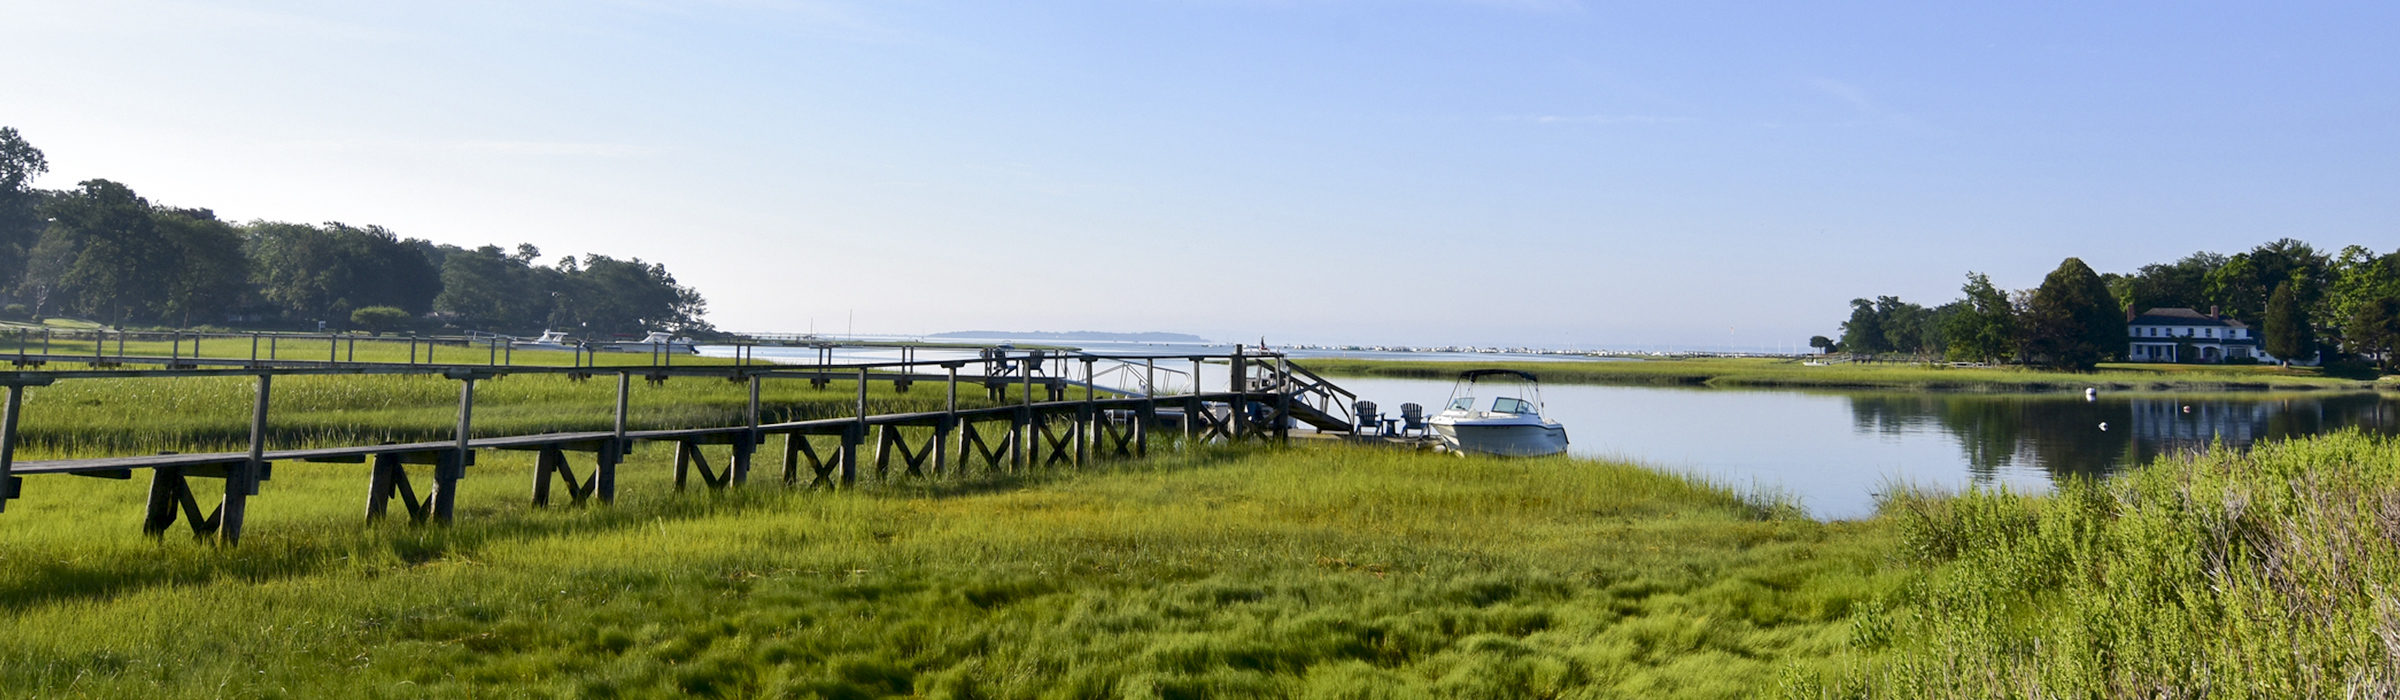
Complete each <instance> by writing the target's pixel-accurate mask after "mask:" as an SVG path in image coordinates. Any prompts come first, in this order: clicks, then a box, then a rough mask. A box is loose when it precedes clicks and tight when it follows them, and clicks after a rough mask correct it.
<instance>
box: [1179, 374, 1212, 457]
mask: <svg viewBox="0 0 2400 700" xmlns="http://www.w3.org/2000/svg"><path fill="white" fill-rule="evenodd" d="M1203 364H1205V363H1204V362H1203V361H1202V358H1198V357H1194V358H1192V394H1191V398H1189V399H1185V400H1184V402H1183V405H1184V409H1183V446H1184V448H1185V449H1190V448H1191V446H1192V443H1194V442H1198V441H1199V440H1200V412H1201V411H1203V410H1207V408H1208V402H1206V401H1202V400H1200V378H1201V377H1202V376H1205V375H1203V374H1202V373H1201V366H1202V365H1203Z"/></svg>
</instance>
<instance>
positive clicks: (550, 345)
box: [508, 330, 575, 350]
mask: <svg viewBox="0 0 2400 700" xmlns="http://www.w3.org/2000/svg"><path fill="white" fill-rule="evenodd" d="M508 347H509V348H511V349H515V350H574V349H575V344H574V343H569V342H567V332H566V331H553V330H545V331H542V337H539V338H535V339H533V340H519V341H516V342H513V343H509V344H508Z"/></svg>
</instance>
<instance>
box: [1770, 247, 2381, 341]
mask: <svg viewBox="0 0 2400 700" xmlns="http://www.w3.org/2000/svg"><path fill="white" fill-rule="evenodd" d="M1961 291H1962V292H1964V297H1963V298H1961V299H1958V300H1955V301H1951V302H1948V303H1945V304H1941V305H1939V306H1934V307H1931V308H1927V307H1925V306H1922V305H1918V304H1913V303H1909V302H1904V301H1901V300H1900V299H1899V298H1898V297H1890V296H1879V297H1876V298H1875V299H1873V300H1868V299H1853V300H1851V302H1850V320H1848V321H1846V322H1844V323H1842V325H1841V328H1842V332H1841V336H1840V338H1839V340H1836V339H1834V338H1828V337H1825V336H1817V337H1815V338H1811V339H1810V344H1811V345H1813V346H1815V347H1817V348H1819V349H1821V350H1827V351H1832V350H1843V351H1849V352H1857V353H1906V354H1912V355H1919V356H1934V357H1943V358H1946V359H1950V360H1954V361H1980V362H2025V363H2030V364H2039V365H2044V366H2053V367H2064V368H2076V369H2089V368H2090V367H2092V366H2093V365H2094V364H2097V363H2099V362H2101V361H2105V360H2109V359H2115V358H2118V357H2121V356H2122V355H2123V354H2124V353H2125V352H2126V350H2127V349H2128V346H2129V343H2128V342H2127V340H2128V338H2127V336H2126V330H2125V329H2126V322H2127V320H2128V319H2129V318H2130V317H2131V316H2132V315H2134V314H2139V313H2142V312H2146V311H2149V310H2151V309H2158V308H2177V307H2181V308H2190V309H2195V310H2199V311H2201V312H2204V313H2206V312H2211V311H2212V310H2213V311H2214V312H2216V313H2221V314H2223V315H2225V316H2227V317H2230V318H2233V319H2235V320H2238V321H2241V322H2243V323H2244V324H2246V325H2248V326H2250V327H2251V328H2253V329H2255V330H2254V332H2253V334H2254V335H2255V336H2256V337H2257V338H2258V339H2259V341H2260V343H2261V346H2262V348H2263V349H2264V350H2266V351H2267V353H2268V354H2270V355H2274V356H2275V357H2277V358H2280V359H2284V360H2295V359H2299V360H2305V359H2309V358H2312V357H2318V358H2323V359H2325V360H2327V361H2329V362H2365V361H2371V362H2374V363H2376V364H2378V365H2379V366H2380V368H2381V369H2383V370H2385V371H2390V370H2391V369H2392V368H2393V362H2394V360H2395V354H2396V353H2395V351H2396V350H2400V251H2394V252H2391V253H2381V254H2378V253H2376V252H2375V251H2373V250H2371V249H2369V248H2367V247H2365V246H2357V245H2353V246H2348V247H2345V248H2343V249H2342V251H2341V252H2340V253H2339V254H2336V255H2326V254H2324V253H2321V252H2318V251H2317V250H2316V249H2315V248H2313V247H2311V246H2310V245H2309V244H2307V243H2303V242H2300V241H2297V240H2293V239H2289V238H2285V239H2280V240H2275V241H2271V242H2268V243H2264V244H2261V245H2259V246H2258V247H2256V248H2252V249H2250V250H2248V251H2246V252H2241V253H2235V254H2233V255H2223V254H2219V253H2212V252H2208V251H2201V252H2197V253H2193V254H2191V255H2188V256H2185V257H2184V258H2182V259H2180V260H2176V261H2174V262H2165V263H2154V264H2150V265H2144V266H2142V267H2141V269H2139V270H2136V271H2134V272H2131V273H2121V274H2120V273H2108V274H2099V273H2095V272H2093V271H2092V269H2091V268H2090V267H2088V266H2086V265H2084V263H2083V261H2081V260H2078V259H2075V258H2068V259H2067V260H2066V261H2065V262H2064V263H2061V264H2060V265H2059V267H2058V269H2057V270H2054V271H2052V272H2051V273H2050V275H2049V276H2048V277H2046V278H2044V279H2043V280H2042V284H2041V286H2039V287H2036V288H2034V289H2029V290H2020V291H2015V292H2003V291H2002V290H2000V289H1998V288H1996V287H1994V286H1993V285H1992V283H1991V280H1990V278H1988V277H1986V276H1985V275H1982V274H1979V273H1973V272H1970V273H1967V282H1966V284H1965V285H1964V286H1963V287H1962V288H1961Z"/></svg>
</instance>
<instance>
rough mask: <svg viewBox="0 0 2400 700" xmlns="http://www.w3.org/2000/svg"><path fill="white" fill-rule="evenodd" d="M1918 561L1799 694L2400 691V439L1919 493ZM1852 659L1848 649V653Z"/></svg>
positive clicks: (1907, 529)
mask: <svg viewBox="0 0 2400 700" xmlns="http://www.w3.org/2000/svg"><path fill="white" fill-rule="evenodd" d="M1882 519H1883V520H1885V521H1888V522H1889V523H1890V524H1891V526H1892V527H1893V528H1894V529H1895V530H1897V536H1898V538H1899V541H1900V543H1901V546H1900V551H1901V552H1902V553H1903V558H1902V560H1901V561H1902V562H1903V563H1905V564H1907V565H1908V566H1909V567H1910V568H1912V569H1913V570H1915V571H1917V572H1919V573H1916V574H1913V575H1912V576H1911V579H1912V580H1911V581H1910V582H1909V583H1908V584H1907V585H1906V586H1904V587H1902V588H1901V589H1899V590H1898V591H1897V593H1896V594H1895V595H1894V596H1893V597H1891V598H1889V599H1886V600H1881V601H1876V602H1874V603H1871V604H1868V605H1864V606H1861V613H1860V614H1859V615H1858V616H1857V617H1856V619H1855V620H1854V621H1853V624H1854V625H1855V626H1856V628H1857V629H1858V630H1860V635H1859V637H1858V640H1859V644H1858V646H1857V648H1856V650H1855V654H1856V656H1855V657H1854V658H1855V659H1858V660H1857V661H1856V662H1855V663H1851V664H1848V666H1849V668H1848V670H1846V671H1844V672H1842V673H1838V674H1831V675H1822V676H1813V677H1811V676H1805V675H1804V674H1796V680H1795V682H1794V683H1793V684H1792V686H1791V688H1792V689H1794V690H1795V691H1796V692H1795V693H1793V694H1795V695H1801V696H1814V695H1844V696H1851V695H1877V696H1896V697H1995V696H2017V697H2226V698H2291V697H2393V696H2394V695H2395V694H2400V602H2396V601H2400V598H2396V597H2395V593H2396V592H2400V590H2396V589H2395V586H2396V585H2400V584H2396V583H2395V582H2400V441H2396V440H2394V439H2392V438H2385V437H2371V436H2367V435H2363V434H2360V433H2356V432H2351V433H2344V434H2336V435H2330V436H2322V437H2317V438H2312V439H2306V440H2293V441H2287V442H2281V443H2270V444H2263V445H2260V446H2258V447H2256V448H2255V449H2253V450H2251V451H2249V452H2247V453H2239V452H2234V451H2231V450H2226V449H2217V450H2212V451H2210V452H2207V453H2205V454H2187V455H2181V456H2170V457H2166V458H2161V459H2159V460H2157V461H2154V462H2153V463H2151V464H2150V465H2148V466H2146V467H2143V468H2141V469H2138V470H2134V471H2132V472H2129V473H2127V474H2124V475H2120V476H2118V477H2115V478H2112V479H2110V480H2107V481H2104V482H2090V481H2078V482H2070V483H2067V484H2063V485H2061V486H2060V487H2059V488H2058V489H2057V490H2056V492H2054V493H2052V494H2048V495H2041V496H2030V495H2024V494H2013V493H2007V492H1997V491H1978V492H1970V493H1966V494H1960V495H1932V494H1925V493H1915V492H1900V493H1897V494H1895V495H1894V496H1893V497H1891V498H1890V499H1889V500H1888V501H1887V502H1886V503H1885V504H1884V514H1883V516H1882ZM1837 665H1840V664H1837Z"/></svg>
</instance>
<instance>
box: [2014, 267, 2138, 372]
mask: <svg viewBox="0 0 2400 700" xmlns="http://www.w3.org/2000/svg"><path fill="white" fill-rule="evenodd" d="M2025 331H2026V335H2025V339H2026V352H2027V354H2028V355H2030V356H2031V359H2033V360H2034V361H2036V362H2041V363H2043V364H2045V365H2048V366H2051V367H2057V368H2063V369H2073V370H2077V371H2089V370H2090V369H2092V367H2094V366H2096V365H2098V364H2099V363H2100V361H2101V360H2103V359H2106V358H2108V357H2110V356H2113V355H2115V354H2117V353H2118V352H2121V351H2123V350H2124V349H2125V347H2126V335H2125V308H2124V307H2123V306H2119V305H2118V304H2117V299H2116V297H2115V296H2112V295H2110V294H2109V293H2108V286H2107V285H2106V284H2105V283H2102V282H2101V281H2100V275H2099V274H2098V273H2094V272H2092V268H2091V267H2090V266H2087V265H2085V264H2083V260H2081V259H2078V258H2067V259H2066V261H2064V262H2061V263H2059V265H2058V269H2056V270H2052V271H2050V274H2049V275H2048V276H2046V277H2043V278H2042V286H2040V287H2037V288H2035V289H2034V291H2033V298H2032V300H2031V302H2030V305H2029V308H2027V309H2026V313H2025Z"/></svg>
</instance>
